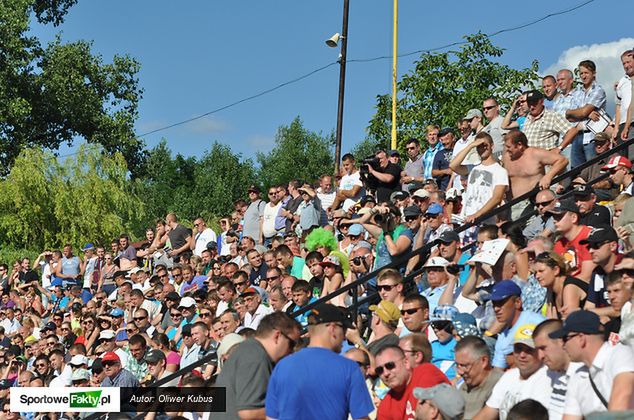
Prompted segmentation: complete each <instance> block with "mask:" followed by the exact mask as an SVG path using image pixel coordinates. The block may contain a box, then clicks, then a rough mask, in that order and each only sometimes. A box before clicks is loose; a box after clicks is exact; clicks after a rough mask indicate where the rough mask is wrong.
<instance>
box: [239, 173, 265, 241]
mask: <svg viewBox="0 0 634 420" xmlns="http://www.w3.org/2000/svg"><path fill="white" fill-rule="evenodd" d="M247 192H248V193H249V200H250V203H249V206H248V207H247V210H246V212H245V213H244V226H243V228H242V236H243V237H244V236H249V237H251V238H253V239H254V240H255V241H256V242H257V244H258V245H263V236H262V222H263V217H264V207H265V206H266V203H265V202H264V201H262V200H261V199H260V187H258V186H257V185H251V186H250V187H249V188H248V190H247Z"/></svg>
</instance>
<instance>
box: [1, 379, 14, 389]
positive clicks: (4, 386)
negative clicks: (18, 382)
mask: <svg viewBox="0 0 634 420" xmlns="http://www.w3.org/2000/svg"><path fill="white" fill-rule="evenodd" d="M12 383H13V382H12V381H10V380H8V379H0V389H8V388H11V385H12Z"/></svg>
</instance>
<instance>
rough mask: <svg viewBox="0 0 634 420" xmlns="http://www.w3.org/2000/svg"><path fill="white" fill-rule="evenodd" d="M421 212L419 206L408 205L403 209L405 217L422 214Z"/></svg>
mask: <svg viewBox="0 0 634 420" xmlns="http://www.w3.org/2000/svg"><path fill="white" fill-rule="evenodd" d="M421 214H422V212H421V211H420V207H418V206H407V207H405V208H404V209H403V216H405V217H413V216H420V215H421Z"/></svg>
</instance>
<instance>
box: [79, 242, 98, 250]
mask: <svg viewBox="0 0 634 420" xmlns="http://www.w3.org/2000/svg"><path fill="white" fill-rule="evenodd" d="M89 249H95V246H94V245H93V244H91V243H90V242H89V243H87V244H86V245H84V247H83V248H82V249H81V250H82V251H88V250H89Z"/></svg>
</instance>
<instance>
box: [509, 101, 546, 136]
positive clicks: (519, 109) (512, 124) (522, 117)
mask: <svg viewBox="0 0 634 420" xmlns="http://www.w3.org/2000/svg"><path fill="white" fill-rule="evenodd" d="M526 96H527V94H526V93H522V94H521V95H520V96H518V97H517V99H515V100H514V101H513V105H512V106H511V107H510V108H509V110H508V112H507V113H506V115H505V116H504V121H502V128H503V129H505V130H511V129H513V128H517V129H518V130H520V131H522V130H523V129H524V123H526V116H527V115H528V104H527V103H526ZM548 102H549V101H548V99H544V107H545V108H546V109H551V108H552V104H551V106H548ZM514 115H517V119H516V120H515V121H511V119H512V118H513V116H514Z"/></svg>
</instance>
